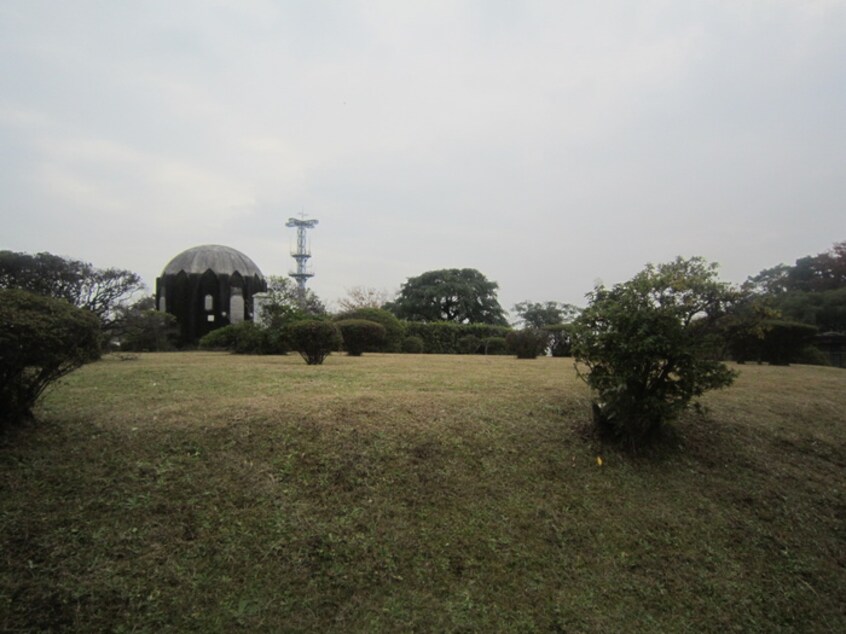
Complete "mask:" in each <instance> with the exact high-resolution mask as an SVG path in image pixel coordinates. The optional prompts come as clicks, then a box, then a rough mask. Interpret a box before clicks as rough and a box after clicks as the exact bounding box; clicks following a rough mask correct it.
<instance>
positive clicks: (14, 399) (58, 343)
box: [0, 289, 100, 427]
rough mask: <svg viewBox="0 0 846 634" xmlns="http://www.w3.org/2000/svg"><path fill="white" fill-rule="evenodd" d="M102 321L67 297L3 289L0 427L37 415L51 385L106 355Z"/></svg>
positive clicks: (0, 304) (0, 309)
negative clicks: (101, 344) (101, 342)
mask: <svg viewBox="0 0 846 634" xmlns="http://www.w3.org/2000/svg"><path fill="white" fill-rule="evenodd" d="M99 340H100V330H99V322H98V320H97V318H96V316H95V315H93V314H92V313H91V312H90V311H87V310H83V309H80V308H76V307H75V306H72V305H71V304H70V303H68V302H67V301H65V300H61V299H55V298H52V297H45V296H42V295H38V294H35V293H31V292H29V291H23V290H18V289H0V427H4V426H6V425H7V424H9V423H16V422H19V421H21V420H23V419H25V418H28V417H30V416H31V413H32V407H33V406H34V405H35V403H36V401H37V400H38V398H39V397H40V396H41V394H42V393H43V392H44V390H45V388H46V387H47V386H48V385H50V384H51V383H53V382H55V381H56V380H58V379H59V378H61V377H63V376H64V375H66V374H67V373H69V372H71V371H72V370H75V369H76V368H78V367H79V366H81V365H83V364H84V363H88V362H89V361H93V360H95V359H97V358H98V357H99V355H100V347H99Z"/></svg>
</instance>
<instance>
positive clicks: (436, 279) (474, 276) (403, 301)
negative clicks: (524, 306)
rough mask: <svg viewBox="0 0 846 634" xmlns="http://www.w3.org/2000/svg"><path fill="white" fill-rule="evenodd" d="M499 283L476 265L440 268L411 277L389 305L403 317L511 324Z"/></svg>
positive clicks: (429, 320)
mask: <svg viewBox="0 0 846 634" xmlns="http://www.w3.org/2000/svg"><path fill="white" fill-rule="evenodd" d="M498 288H499V285H498V284H497V283H496V282H492V281H490V280H488V279H487V278H486V277H485V276H484V275H482V274H481V273H480V272H479V271H477V270H476V269H440V270H437V271H427V272H426V273H423V274H422V275H418V276H417V277H410V278H408V280H407V281H406V282H405V284H403V285H402V288H401V289H400V292H399V294H398V295H397V298H396V300H395V301H393V302H391V303H389V304H387V305H386V308H387V309H388V310H390V311H391V312H393V313H394V314H395V315H396V316H397V317H399V318H400V319H408V320H409V321H425V322H433V321H452V322H456V323H459V324H495V325H503V326H504V325H507V322H506V320H505V314H504V311H503V310H502V306H500V305H499V301H498V300H497V297H496V291H497V289H498Z"/></svg>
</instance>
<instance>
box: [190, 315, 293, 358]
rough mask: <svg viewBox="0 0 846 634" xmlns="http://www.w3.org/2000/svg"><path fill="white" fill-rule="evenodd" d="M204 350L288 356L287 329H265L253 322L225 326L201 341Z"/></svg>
mask: <svg viewBox="0 0 846 634" xmlns="http://www.w3.org/2000/svg"><path fill="white" fill-rule="evenodd" d="M199 345H200V348H202V349H204V350H229V351H230V352H234V353H236V354H287V353H288V350H290V346H289V342H288V334H287V328H285V327H277V328H263V327H261V326H259V325H258V324H255V323H253V322H251V321H244V322H241V323H240V324H232V325H229V326H223V327H222V328H218V329H216V330H212V331H211V332H210V333H208V334H207V335H204V336H203V338H202V339H200V344H199Z"/></svg>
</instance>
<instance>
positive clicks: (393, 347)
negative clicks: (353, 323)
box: [335, 308, 405, 352]
mask: <svg viewBox="0 0 846 634" xmlns="http://www.w3.org/2000/svg"><path fill="white" fill-rule="evenodd" d="M335 319H336V321H342V320H347V319H366V320H367V321H375V322H376V323H377V324H381V325H382V326H383V327H384V328H385V338H384V340H383V341H382V342H380V343H378V344H370V345H368V346H367V347H366V348H365V349H364V352H400V351H401V350H402V343H403V340H404V339H405V328H404V326H403V324H402V322H401V321H400V320H399V319H397V318H396V317H395V316H394V314H393V313H390V312H388V311H387V310H382V309H381V308H358V309H356V310H351V311H347V312H345V313H341V314H340V315H338V316H337V317H336V318H335Z"/></svg>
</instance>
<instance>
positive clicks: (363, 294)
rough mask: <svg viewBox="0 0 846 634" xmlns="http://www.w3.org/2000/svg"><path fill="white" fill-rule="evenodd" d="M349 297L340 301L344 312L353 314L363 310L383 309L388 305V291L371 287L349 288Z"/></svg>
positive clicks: (339, 304)
mask: <svg viewBox="0 0 846 634" xmlns="http://www.w3.org/2000/svg"><path fill="white" fill-rule="evenodd" d="M346 290H347V296H346V297H344V298H343V299H340V300H338V306H340V308H341V311H343V312H352V311H355V310H359V309H362V308H382V306H384V305H385V304H387V303H388V291H385V290H381V289H377V288H372V287H370V286H353V287H352V288H348V289H346Z"/></svg>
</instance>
